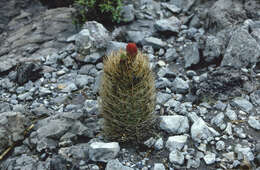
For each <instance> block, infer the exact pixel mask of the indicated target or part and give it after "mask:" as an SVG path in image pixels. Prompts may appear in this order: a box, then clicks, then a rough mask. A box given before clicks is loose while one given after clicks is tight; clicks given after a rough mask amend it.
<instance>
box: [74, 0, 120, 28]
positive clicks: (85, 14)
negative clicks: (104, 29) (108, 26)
mask: <svg viewBox="0 0 260 170" xmlns="http://www.w3.org/2000/svg"><path fill="white" fill-rule="evenodd" d="M121 1H122V0H75V2H76V6H78V7H79V8H78V13H79V17H80V20H81V21H80V22H82V23H84V22H85V21H86V20H92V19H95V20H104V21H105V20H107V19H108V18H109V19H111V20H112V22H116V23H119V22H120V21H121V16H120V12H121V8H122V2H121Z"/></svg>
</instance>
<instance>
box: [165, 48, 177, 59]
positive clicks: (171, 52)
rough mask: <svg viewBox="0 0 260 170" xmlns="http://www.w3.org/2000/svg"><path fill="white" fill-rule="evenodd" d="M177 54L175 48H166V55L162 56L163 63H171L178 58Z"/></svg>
mask: <svg viewBox="0 0 260 170" xmlns="http://www.w3.org/2000/svg"><path fill="white" fill-rule="evenodd" d="M178 56H179V55H178V53H177V52H176V50H175V48H168V49H167V50H166V53H165V54H164V58H165V61H167V62H171V61H174V60H176V59H177V58H178Z"/></svg>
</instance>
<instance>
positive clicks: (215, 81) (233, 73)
mask: <svg viewBox="0 0 260 170" xmlns="http://www.w3.org/2000/svg"><path fill="white" fill-rule="evenodd" d="M206 75H207V76H206V77H205V78H202V75H201V76H200V77H199V80H194V79H195V77H193V83H192V84H191V91H192V92H195V94H196V95H199V96H200V95H201V97H202V96H209V97H214V98H215V97H216V98H218V99H221V100H222V99H223V97H224V96H233V97H237V95H238V94H240V93H241V92H240V90H241V88H242V84H243V83H244V82H246V81H245V80H243V79H242V77H243V74H242V73H241V72H240V71H239V70H238V69H236V68H233V67H218V68H217V69H215V70H212V71H209V72H207V74H206ZM196 79H197V78H196Z"/></svg>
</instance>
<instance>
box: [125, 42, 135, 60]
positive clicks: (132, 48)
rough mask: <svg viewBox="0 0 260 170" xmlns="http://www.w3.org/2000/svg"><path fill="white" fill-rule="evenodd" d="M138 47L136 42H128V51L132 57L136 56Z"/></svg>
mask: <svg viewBox="0 0 260 170" xmlns="http://www.w3.org/2000/svg"><path fill="white" fill-rule="evenodd" d="M137 51H138V49H137V47H136V44H135V43H128V44H127V46H126V53H127V55H128V56H130V57H135V56H136V55H137Z"/></svg>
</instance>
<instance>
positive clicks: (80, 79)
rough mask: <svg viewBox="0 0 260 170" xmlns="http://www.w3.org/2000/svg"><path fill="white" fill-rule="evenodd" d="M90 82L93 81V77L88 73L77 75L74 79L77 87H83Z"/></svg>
mask: <svg viewBox="0 0 260 170" xmlns="http://www.w3.org/2000/svg"><path fill="white" fill-rule="evenodd" d="M90 83H94V78H93V77H91V76H88V75H77V77H76V79H75V84H76V85H77V86H78V87H79V88H83V87H84V86H86V85H89V84H90Z"/></svg>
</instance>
